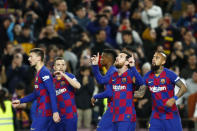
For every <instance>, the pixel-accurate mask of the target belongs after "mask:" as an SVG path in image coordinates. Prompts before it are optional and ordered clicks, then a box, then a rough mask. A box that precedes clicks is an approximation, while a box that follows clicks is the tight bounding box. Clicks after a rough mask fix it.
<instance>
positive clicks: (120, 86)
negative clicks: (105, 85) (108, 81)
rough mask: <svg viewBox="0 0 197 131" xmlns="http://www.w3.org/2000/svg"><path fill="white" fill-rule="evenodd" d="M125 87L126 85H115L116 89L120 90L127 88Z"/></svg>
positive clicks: (114, 88)
mask: <svg viewBox="0 0 197 131" xmlns="http://www.w3.org/2000/svg"><path fill="white" fill-rule="evenodd" d="M125 89H126V86H125V85H113V90H114V91H120V90H125Z"/></svg>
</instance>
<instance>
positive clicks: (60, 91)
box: [56, 88, 66, 96]
mask: <svg viewBox="0 0 197 131" xmlns="http://www.w3.org/2000/svg"><path fill="white" fill-rule="evenodd" d="M64 92H66V88H63V89H58V90H56V96H58V95H60V94H62V93H64Z"/></svg>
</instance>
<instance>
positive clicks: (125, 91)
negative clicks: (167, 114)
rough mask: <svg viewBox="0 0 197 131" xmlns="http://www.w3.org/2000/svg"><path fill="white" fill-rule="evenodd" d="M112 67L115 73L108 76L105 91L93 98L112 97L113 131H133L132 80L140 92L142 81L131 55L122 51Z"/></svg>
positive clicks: (134, 117)
mask: <svg viewBox="0 0 197 131" xmlns="http://www.w3.org/2000/svg"><path fill="white" fill-rule="evenodd" d="M114 65H115V67H116V68H117V71H115V72H114V73H113V74H112V75H111V76H110V80H109V82H108V84H107V87H106V90H105V91H104V92H102V93H99V94H97V95H95V96H94V97H93V98H94V99H102V98H107V97H108V98H111V97H112V109H113V112H112V114H113V116H112V122H113V131H135V127H136V111H135V106H134V101H133V93H134V87H133V84H134V83H133V79H135V85H137V86H140V89H141V90H142V91H143V90H144V88H145V86H144V81H143V79H142V77H141V76H140V74H139V73H138V72H137V70H136V68H135V60H134V57H133V55H132V56H131V55H130V54H129V53H128V52H126V51H122V52H121V53H120V54H119V55H118V56H117V57H116V61H115V63H114ZM92 102H93V101H92ZM93 104H94V103H93Z"/></svg>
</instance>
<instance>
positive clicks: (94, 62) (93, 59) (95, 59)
mask: <svg viewBox="0 0 197 131" xmlns="http://www.w3.org/2000/svg"><path fill="white" fill-rule="evenodd" d="M98 62H99V52H98V53H97V55H93V57H91V64H92V65H98Z"/></svg>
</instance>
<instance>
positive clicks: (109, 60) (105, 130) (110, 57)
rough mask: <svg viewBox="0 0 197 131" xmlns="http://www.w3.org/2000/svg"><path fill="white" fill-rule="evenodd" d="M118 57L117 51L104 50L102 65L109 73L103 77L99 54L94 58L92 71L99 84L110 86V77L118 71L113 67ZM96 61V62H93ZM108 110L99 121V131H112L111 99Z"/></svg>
mask: <svg viewBox="0 0 197 131" xmlns="http://www.w3.org/2000/svg"><path fill="white" fill-rule="evenodd" d="M116 57H117V53H116V51H115V50H112V49H104V50H103V52H102V55H101V65H102V66H103V67H105V69H106V70H107V72H106V73H105V75H104V76H103V75H101V73H100V71H99V66H98V61H99V53H98V54H97V56H94V57H92V71H93V74H94V76H95V78H96V80H97V82H98V83H99V84H105V86H106V85H107V84H108V82H109V79H110V76H111V75H112V74H113V73H114V72H115V71H116V70H117V69H116V68H115V66H113V64H114V61H115V59H116ZM93 59H94V60H93ZM91 101H92V103H94V101H95V99H94V98H92V100H91ZM107 102H108V104H107V107H108V108H107V110H106V112H105V113H104V115H103V116H102V119H101V120H100V121H99V123H98V126H97V131H112V117H113V114H112V112H113V110H112V108H111V106H112V105H111V104H112V103H111V102H112V100H111V99H108V100H107Z"/></svg>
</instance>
